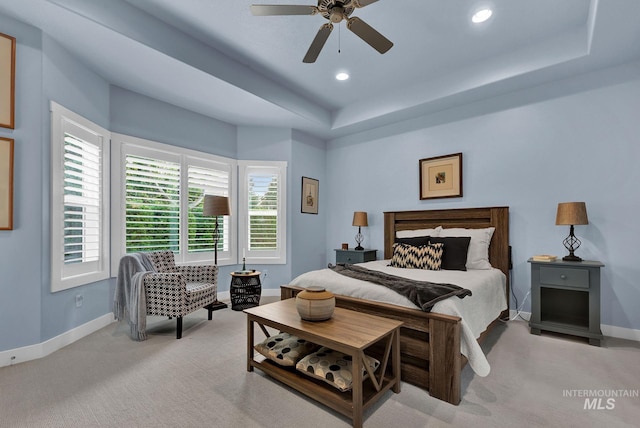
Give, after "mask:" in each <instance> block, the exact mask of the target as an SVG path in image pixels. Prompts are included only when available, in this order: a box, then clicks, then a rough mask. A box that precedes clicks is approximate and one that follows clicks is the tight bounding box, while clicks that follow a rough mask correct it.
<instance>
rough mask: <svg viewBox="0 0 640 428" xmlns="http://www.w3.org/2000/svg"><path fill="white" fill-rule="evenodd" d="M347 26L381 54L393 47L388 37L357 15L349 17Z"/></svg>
mask: <svg viewBox="0 0 640 428" xmlns="http://www.w3.org/2000/svg"><path fill="white" fill-rule="evenodd" d="M347 28H348V29H349V30H351V31H353V32H354V33H355V34H356V35H357V36H358V37H360V38H361V39H362V40H364V41H365V42H367V43H368V44H369V45H370V46H371V47H372V48H374V49H375V50H377V51H378V52H380V53H381V54H383V53H385V52H386V51H388V50H389V49H391V48H392V47H393V43H392V42H391V41H390V40H389V39H387V38H386V37H385V36H383V35H382V34H380V33H378V32H377V31H376V30H375V29H374V28H373V27H372V26H370V25H369V24H367V23H366V22H364V21H363V20H362V19H360V18H358V17H353V18H349V20H348V21H347Z"/></svg>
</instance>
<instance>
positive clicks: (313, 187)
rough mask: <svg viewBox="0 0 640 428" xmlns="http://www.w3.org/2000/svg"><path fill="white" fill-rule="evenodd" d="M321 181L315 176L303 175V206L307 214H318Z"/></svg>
mask: <svg viewBox="0 0 640 428" xmlns="http://www.w3.org/2000/svg"><path fill="white" fill-rule="evenodd" d="M319 184H320V183H319V182H318V180H316V179H315V178H308V177H302V208H301V211H302V212H303V213H305V214H318V189H319Z"/></svg>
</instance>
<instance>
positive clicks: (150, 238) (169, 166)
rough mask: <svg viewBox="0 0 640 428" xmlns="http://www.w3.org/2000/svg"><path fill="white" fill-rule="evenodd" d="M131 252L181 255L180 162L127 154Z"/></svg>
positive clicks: (127, 235)
mask: <svg viewBox="0 0 640 428" xmlns="http://www.w3.org/2000/svg"><path fill="white" fill-rule="evenodd" d="M125 168H126V170H125V171H126V172H125V174H126V178H125V203H126V209H125V225H126V231H125V240H126V249H127V253H137V252H148V251H158V250H171V251H173V252H174V253H179V252H180V163H177V162H169V161H164V160H160V159H152V158H148V157H142V156H135V155H127V156H126V167H125Z"/></svg>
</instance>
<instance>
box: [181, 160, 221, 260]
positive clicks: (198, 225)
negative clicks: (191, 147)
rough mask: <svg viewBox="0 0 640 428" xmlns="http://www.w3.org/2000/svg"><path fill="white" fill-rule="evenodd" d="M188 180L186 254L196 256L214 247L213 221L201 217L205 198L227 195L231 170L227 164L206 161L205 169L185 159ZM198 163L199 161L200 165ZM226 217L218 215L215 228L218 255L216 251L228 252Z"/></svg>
mask: <svg viewBox="0 0 640 428" xmlns="http://www.w3.org/2000/svg"><path fill="white" fill-rule="evenodd" d="M188 161H189V163H190V164H189V166H188V174H187V175H188V181H189V208H188V209H189V213H188V215H189V217H188V218H189V219H188V228H189V233H188V251H189V252H190V253H197V252H202V251H211V250H212V248H213V246H214V239H213V232H214V228H215V218H214V217H205V216H203V215H202V209H203V206H204V196H205V195H215V196H229V188H230V180H231V167H230V165H228V164H215V163H212V162H209V163H208V165H207V166H200V165H193V164H192V163H195V162H196V161H195V160H194V159H188ZM200 164H201V162H200ZM229 225H230V218H229V216H220V217H219V218H218V228H219V233H220V239H219V241H218V256H220V252H228V251H229V246H230V238H231V236H230V233H229V232H230V230H229Z"/></svg>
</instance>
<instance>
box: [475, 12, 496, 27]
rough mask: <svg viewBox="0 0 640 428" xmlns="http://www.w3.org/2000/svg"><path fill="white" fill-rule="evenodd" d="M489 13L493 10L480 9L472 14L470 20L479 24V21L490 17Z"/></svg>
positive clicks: (491, 13)
mask: <svg viewBox="0 0 640 428" xmlns="http://www.w3.org/2000/svg"><path fill="white" fill-rule="evenodd" d="M491 15H493V11H491V9H481V10H479V11H477V12H476V13H474V14H473V16H472V17H471V21H472V22H473V23H475V24H480V23H481V22H484V21H486V20H487V19H489V18H491Z"/></svg>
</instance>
